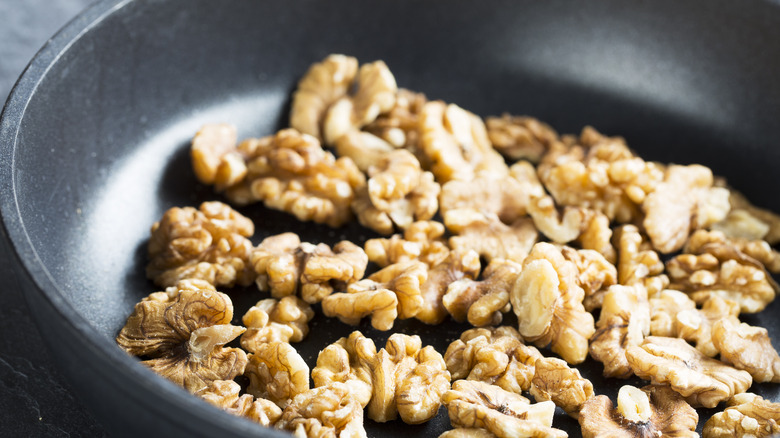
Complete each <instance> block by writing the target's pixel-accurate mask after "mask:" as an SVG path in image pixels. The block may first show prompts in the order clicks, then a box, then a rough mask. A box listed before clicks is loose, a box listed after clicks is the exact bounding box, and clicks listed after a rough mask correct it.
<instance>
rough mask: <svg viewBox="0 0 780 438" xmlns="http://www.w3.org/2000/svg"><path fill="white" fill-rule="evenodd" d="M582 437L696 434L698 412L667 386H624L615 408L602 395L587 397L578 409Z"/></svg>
mask: <svg viewBox="0 0 780 438" xmlns="http://www.w3.org/2000/svg"><path fill="white" fill-rule="evenodd" d="M579 421H580V426H581V427H582V436H583V437H584V438H593V437H599V436H610V437H615V438H624V437H625V438H632V437H652V436H674V437H691V438H694V437H698V436H699V435H698V434H697V433H696V425H697V423H698V422H699V415H698V414H697V413H696V410H695V409H693V408H692V407H691V406H690V405H689V404H688V403H686V402H685V400H683V399H682V397H680V395H679V394H677V393H676V392H674V391H672V390H671V389H670V388H669V387H667V386H655V385H648V386H645V387H644V388H641V389H639V388H635V387H633V386H628V385H626V386H623V387H621V388H620V391H619V392H618V397H617V409H615V408H614V406H613V404H612V401H611V400H610V399H609V397H607V396H605V395H598V396H596V397H593V398H592V399H590V400H588V401H587V402H586V403H585V406H583V407H582V411H580V418H579Z"/></svg>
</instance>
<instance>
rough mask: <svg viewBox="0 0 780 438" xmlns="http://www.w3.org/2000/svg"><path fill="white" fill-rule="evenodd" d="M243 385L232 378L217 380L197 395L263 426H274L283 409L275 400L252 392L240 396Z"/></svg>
mask: <svg viewBox="0 0 780 438" xmlns="http://www.w3.org/2000/svg"><path fill="white" fill-rule="evenodd" d="M240 392H241V386H240V385H239V384H238V383H236V382H234V381H232V380H215V381H213V382H211V383H210V384H209V385H208V386H206V387H204V388H203V389H201V390H199V391H198V392H196V393H195V395H197V396H199V397H200V398H202V399H203V400H206V401H207V402H209V403H211V404H212V405H214V406H216V407H218V408H221V409H223V410H225V411H227V412H229V413H231V414H233V415H238V416H239V417H246V418H248V419H250V420H252V421H255V422H257V423H260V424H261V425H262V426H265V427H271V426H273V425H274V424H275V423H276V421H277V420H278V419H279V417H281V416H282V410H281V409H280V408H279V406H276V404H274V403H273V402H271V401H269V400H266V399H263V398H255V397H253V396H252V395H251V394H244V395H241V396H239V393H240Z"/></svg>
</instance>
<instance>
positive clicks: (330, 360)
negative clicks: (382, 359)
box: [311, 331, 377, 407]
mask: <svg viewBox="0 0 780 438" xmlns="http://www.w3.org/2000/svg"><path fill="white" fill-rule="evenodd" d="M376 354H377V352H376V345H375V344H374V341H372V340H371V339H369V338H366V337H365V336H363V334H362V333H360V332H359V331H354V332H352V333H351V334H350V335H349V337H346V338H341V339H339V340H338V341H336V342H334V343H333V344H331V345H328V346H327V347H325V349H323V350H322V351H320V354H319V355H318V356H317V366H315V367H314V369H312V370H311V377H312V380H314V386H315V387H316V388H318V387H321V386H327V385H329V384H331V383H333V382H341V383H344V384H346V385H347V386H348V387H349V393H350V394H351V395H352V396H353V397H354V398H355V399H356V400H357V401H358V403H360V406H361V407H366V405H368V402H369V401H370V400H371V396H372V394H373V381H372V377H371V361H373V360H374V359H375V357H376Z"/></svg>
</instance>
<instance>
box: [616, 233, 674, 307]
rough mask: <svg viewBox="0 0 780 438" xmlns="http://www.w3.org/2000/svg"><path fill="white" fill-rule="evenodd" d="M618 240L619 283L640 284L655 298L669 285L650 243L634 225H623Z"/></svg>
mask: <svg viewBox="0 0 780 438" xmlns="http://www.w3.org/2000/svg"><path fill="white" fill-rule="evenodd" d="M616 238H617V240H618V245H617V246H618V264H617V270H618V283H619V284H625V285H633V284H637V283H640V284H642V285H644V286H645V288H647V292H648V295H650V296H653V295H655V294H656V293H658V292H660V291H662V290H663V289H665V288H666V287H667V286H668V285H669V278H668V277H667V276H666V275H665V274H664V264H663V262H662V261H661V258H660V256H659V255H658V253H657V252H656V251H655V250H653V249H652V248H651V247H650V243H649V242H648V241H647V240H646V239H645V238H644V237H643V236H642V234H640V232H639V229H638V228H637V227H636V226H634V225H623V226H621V227H620V228H619V229H618V232H617V233H616Z"/></svg>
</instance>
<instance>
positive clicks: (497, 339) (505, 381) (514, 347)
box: [444, 326, 542, 394]
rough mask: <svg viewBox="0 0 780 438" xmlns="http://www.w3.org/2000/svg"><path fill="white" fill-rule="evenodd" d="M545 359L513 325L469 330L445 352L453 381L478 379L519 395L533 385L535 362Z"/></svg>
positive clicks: (445, 359)
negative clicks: (526, 341)
mask: <svg viewBox="0 0 780 438" xmlns="http://www.w3.org/2000/svg"><path fill="white" fill-rule="evenodd" d="M541 358H542V354H541V353H540V352H539V350H537V349H536V348H534V347H532V346H527V345H525V344H523V340H522V337H521V336H520V333H518V332H517V330H515V329H513V328H512V327H509V326H502V327H498V328H475V329H470V330H466V331H465V332H463V334H461V336H460V339H457V340H455V341H453V342H452V343H451V344H450V345H449V347H447V351H446V352H445V353H444V361H445V362H446V363H447V369H448V370H449V371H450V373H451V374H452V378H453V380H457V379H468V380H477V381H481V382H486V383H490V384H493V385H497V386H499V387H500V388H502V389H505V390H507V391H511V392H514V393H516V394H520V393H521V392H522V391H528V389H529V388H530V387H531V379H532V378H533V376H534V363H536V360H537V359H541Z"/></svg>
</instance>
